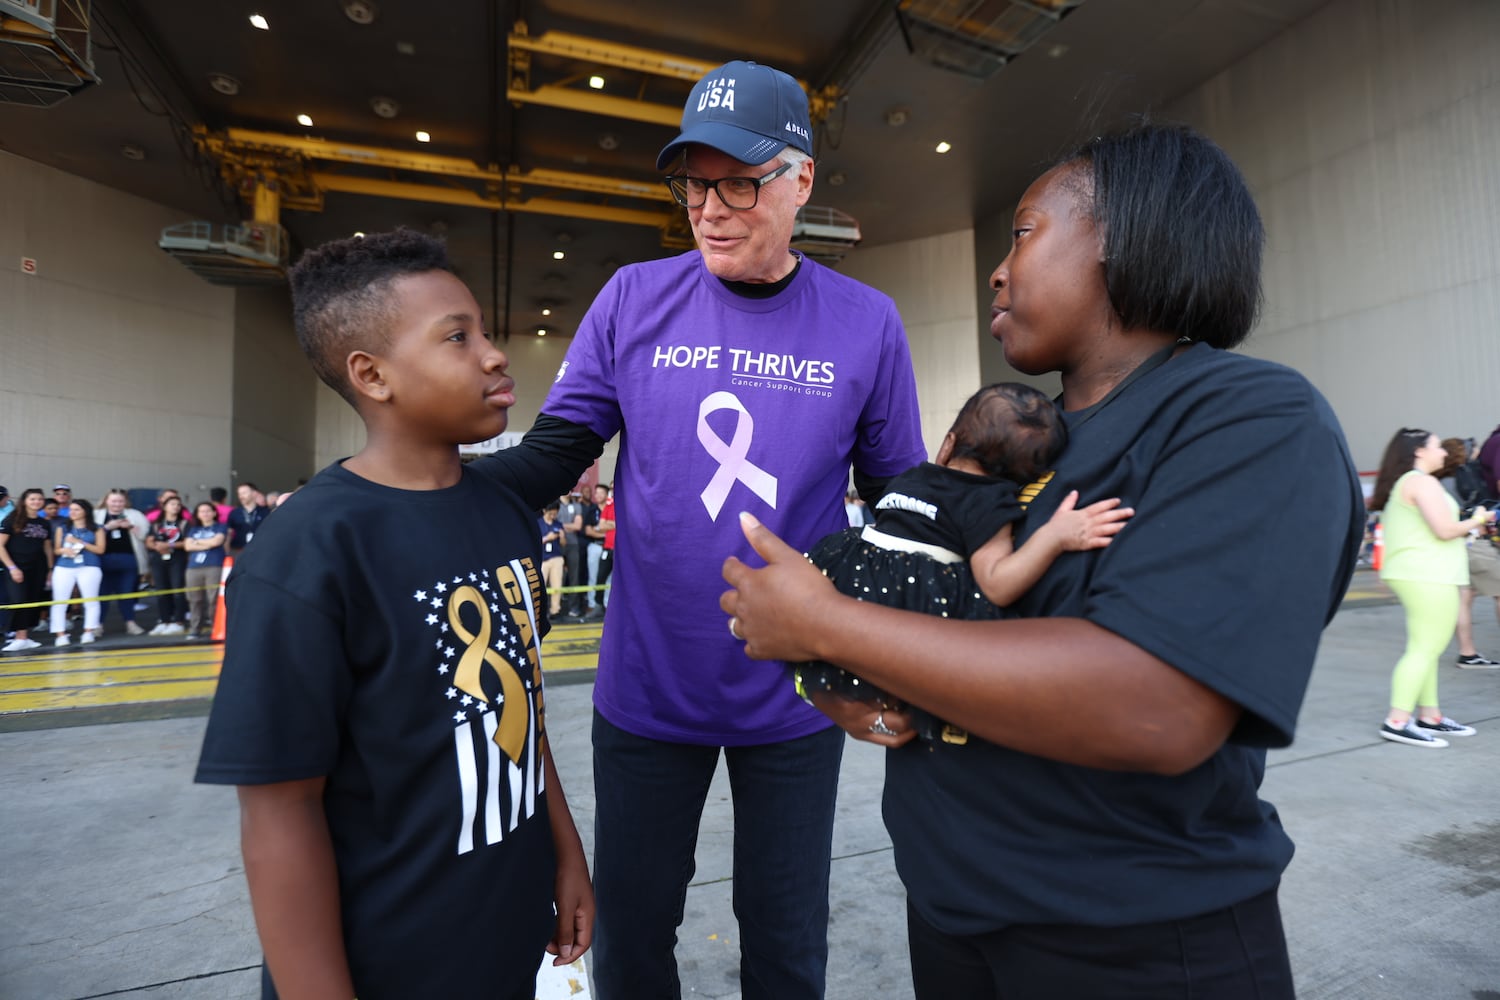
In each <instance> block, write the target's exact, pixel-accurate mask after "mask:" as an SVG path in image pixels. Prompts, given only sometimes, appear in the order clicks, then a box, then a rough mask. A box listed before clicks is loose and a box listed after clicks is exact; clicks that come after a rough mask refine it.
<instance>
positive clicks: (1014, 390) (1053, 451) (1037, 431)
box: [949, 382, 1068, 483]
mask: <svg viewBox="0 0 1500 1000" xmlns="http://www.w3.org/2000/svg"><path fill="white" fill-rule="evenodd" d="M949 433H950V434H952V435H953V451H952V454H951V455H950V456H949V457H950V459H952V458H967V459H970V460H972V461H974V462H977V463H979V466H980V467H981V468H982V469H984V472H985V475H987V476H993V477H995V478H996V479H1009V480H1011V481H1013V482H1018V483H1029V482H1032V481H1034V480H1035V479H1036V478H1037V477H1038V476H1040V475H1041V474H1042V473H1044V472H1046V471H1047V469H1048V468H1049V467H1051V465H1052V464H1053V463H1054V462H1056V461H1057V457H1058V456H1059V455H1061V454H1062V450H1063V448H1064V446H1066V445H1067V443H1068V429H1067V426H1066V425H1065V424H1064V423H1063V420H1062V414H1060V413H1058V412H1057V407H1056V406H1054V405H1053V404H1052V400H1050V399H1048V398H1047V396H1046V394H1045V393H1043V392H1041V391H1040V390H1037V389H1033V388H1032V387H1031V386H1029V385H1022V384H1021V383H1019V382H996V383H994V384H992V385H987V386H985V387H984V388H983V389H980V390H979V391H978V392H976V393H974V395H972V396H970V397H969V398H968V400H967V401H966V402H965V403H964V405H963V409H961V410H959V411H958V417H957V418H955V419H954V421H953V426H952V428H950V429H949Z"/></svg>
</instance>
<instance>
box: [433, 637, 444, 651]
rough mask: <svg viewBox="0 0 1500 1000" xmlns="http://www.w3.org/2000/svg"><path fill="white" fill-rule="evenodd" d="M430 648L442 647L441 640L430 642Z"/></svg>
mask: <svg viewBox="0 0 1500 1000" xmlns="http://www.w3.org/2000/svg"><path fill="white" fill-rule="evenodd" d="M432 648H433V649H442V648H443V640H441V639H439V640H438V641H437V642H435V643H433V644H432Z"/></svg>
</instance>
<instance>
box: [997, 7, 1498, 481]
mask: <svg viewBox="0 0 1500 1000" xmlns="http://www.w3.org/2000/svg"><path fill="white" fill-rule="evenodd" d="M1497 84H1500V3H1494V2H1492V0H1379V2H1373V0H1337V2H1334V3H1331V4H1329V5H1328V6H1327V7H1324V8H1322V9H1321V10H1319V11H1318V12H1317V13H1315V14H1314V15H1313V16H1311V17H1309V18H1308V19H1307V20H1305V21H1303V22H1301V23H1300V24H1298V25H1296V26H1295V27H1293V28H1292V29H1291V30H1289V31H1287V32H1285V33H1283V34H1282V35H1281V36H1280V37H1278V38H1276V39H1274V40H1273V41H1272V42H1271V43H1270V44H1268V45H1266V46H1264V47H1262V48H1261V49H1259V50H1257V51H1256V52H1253V53H1251V54H1250V55H1249V56H1248V57H1246V58H1245V59H1243V60H1241V61H1240V62H1239V63H1237V64H1236V65H1234V66H1231V67H1230V68H1229V69H1227V70H1226V71H1224V72H1223V73H1221V74H1219V75H1218V76H1216V77H1214V78H1213V79H1212V80H1209V81H1208V82H1207V83H1205V84H1204V85H1203V86H1202V87H1199V88H1198V89H1196V90H1195V91H1193V92H1191V93H1189V94H1186V95H1184V96H1183V97H1181V98H1180V99H1178V100H1176V101H1174V102H1172V103H1171V104H1170V105H1169V106H1168V107H1166V108H1165V109H1162V114H1163V117H1168V118H1173V119H1177V120H1182V121H1187V122H1189V123H1191V124H1193V125H1196V126H1197V127H1198V128H1200V129H1202V130H1203V131H1204V132H1205V133H1206V134H1208V135H1209V136H1211V137H1212V138H1213V139H1214V140H1215V141H1216V142H1218V143H1219V144H1220V145H1222V146H1223V147H1224V148H1225V149H1226V150H1227V151H1228V152H1229V154H1230V156H1232V157H1233V158H1234V160H1235V162H1236V163H1238V164H1239V166H1240V168H1241V170H1243V171H1244V174H1245V177H1246V180H1247V181H1248V183H1249V185H1250V188H1251V190H1252V191H1253V192H1254V194H1255V198H1256V201H1257V203H1258V204H1259V206H1260V210H1261V214H1262V216H1263V217H1264V219H1265V222H1266V228H1267V234H1268V241H1267V252H1266V262H1265V289H1266V307H1267V308H1266V311H1265V314H1264V316H1263V317H1262V319H1261V322H1260V324H1259V326H1258V327H1257V329H1256V331H1255V332H1254V333H1253V334H1252V336H1251V338H1250V340H1249V341H1248V342H1247V343H1246V345H1245V346H1244V348H1243V350H1244V351H1245V352H1246V353H1248V354H1253V355H1256V356H1259V357H1265V358H1269V359H1271V360H1273V361H1278V362H1280V363H1282V364H1286V365H1290V366H1291V367H1293V368H1296V369H1297V370H1299V371H1301V372H1302V373H1303V374H1305V375H1306V376H1307V377H1308V378H1309V379H1310V380H1312V382H1313V383H1314V384H1315V385H1317V386H1318V387H1319V389H1321V390H1322V391H1323V393H1324V394H1325V395H1326V396H1327V397H1328V399H1329V401H1330V402H1331V403H1332V404H1333V407H1334V409H1335V410H1336V411H1337V413H1338V416H1339V420H1340V421H1341V422H1342V424H1343V427H1344V432H1345V434H1346V435H1347V436H1348V439H1349V444H1350V448H1351V450H1352V451H1353V453H1354V460H1355V463H1356V464H1357V465H1358V466H1359V467H1360V468H1361V469H1374V468H1376V467H1377V466H1378V464H1379V461H1380V455H1381V452H1382V451H1383V449H1384V447H1385V444H1386V442H1387V441H1388V440H1389V439H1390V437H1391V435H1392V434H1393V433H1394V432H1395V430H1396V429H1397V428H1398V427H1400V426H1402V425H1405V426H1420V427H1425V428H1427V429H1430V430H1432V431H1435V432H1436V433H1438V434H1441V435H1442V436H1444V437H1449V436H1457V437H1463V436H1473V437H1476V438H1479V439H1481V440H1482V439H1483V438H1484V437H1485V436H1486V435H1487V434H1488V433H1489V432H1490V431H1491V430H1492V429H1493V428H1494V427H1495V425H1496V423H1497V422H1500V389H1497V383H1500V169H1497V166H1496V164H1497V163H1500V86H1497ZM1010 215H1011V210H1010V209H1009V208H1007V209H1006V210H1005V211H1004V212H1003V213H1000V214H999V215H996V216H993V217H990V218H988V219H984V220H981V222H980V223H979V224H978V225H977V226H976V246H977V251H976V253H977V256H978V258H979V260H978V265H979V274H980V276H981V277H986V276H987V274H988V269H992V268H993V267H994V265H995V264H997V263H998V262H999V261H1000V259H1001V258H1002V257H1003V256H1004V254H1005V251H1006V248H1007V247H1008V245H1009V235H1008V230H1009V227H1010ZM985 299H987V296H981V301H983V300H985ZM981 315H983V314H981ZM984 326H985V324H981V330H980V331H979V333H978V336H979V337H980V339H981V340H982V341H985V342H988V340H989V334H988V330H987V329H985V328H983V327H984ZM981 356H982V357H983V358H984V364H985V375H986V378H993V377H1012V376H1013V374H1014V373H1012V372H1011V371H1010V370H1009V368H1008V367H1007V366H1005V365H1004V362H1003V361H1002V360H1000V359H999V357H998V352H995V351H985V350H983V349H982V350H981ZM1035 381H1037V382H1039V383H1042V384H1047V383H1046V382H1045V381H1044V380H1035ZM1050 384H1051V385H1054V386H1055V385H1056V384H1057V383H1056V382H1055V380H1054V381H1052V382H1051V383H1050Z"/></svg>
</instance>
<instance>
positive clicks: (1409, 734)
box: [1380, 719, 1448, 750]
mask: <svg viewBox="0 0 1500 1000" xmlns="http://www.w3.org/2000/svg"><path fill="white" fill-rule="evenodd" d="M1380 738H1381V739H1383V740H1390V741H1391V742H1392V743H1405V744H1407V745H1408V746H1414V747H1430V748H1432V749H1434V750H1436V749H1437V748H1438V747H1445V746H1447V745H1448V741H1447V740H1443V739H1438V738H1437V737H1436V736H1429V735H1427V734H1426V733H1424V732H1423V731H1422V730H1420V729H1418V728H1417V727H1416V726H1414V725H1412V720H1411V719H1407V720H1406V725H1404V726H1402V727H1401V728H1400V729H1397V728H1396V727H1395V726H1393V725H1391V724H1390V723H1389V722H1386V723H1382V724H1381V726H1380Z"/></svg>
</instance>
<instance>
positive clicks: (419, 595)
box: [411, 590, 427, 601]
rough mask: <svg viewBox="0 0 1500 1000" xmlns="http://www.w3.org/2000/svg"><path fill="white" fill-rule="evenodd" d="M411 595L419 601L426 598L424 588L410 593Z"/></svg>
mask: <svg viewBox="0 0 1500 1000" xmlns="http://www.w3.org/2000/svg"><path fill="white" fill-rule="evenodd" d="M411 596H413V597H415V598H416V599H417V600H419V601H425V600H427V591H425V590H419V591H417V592H416V593H415V594H412V595H411Z"/></svg>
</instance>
